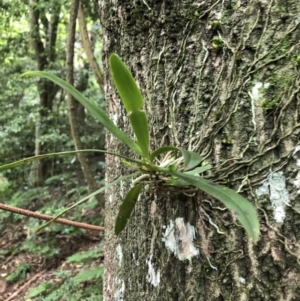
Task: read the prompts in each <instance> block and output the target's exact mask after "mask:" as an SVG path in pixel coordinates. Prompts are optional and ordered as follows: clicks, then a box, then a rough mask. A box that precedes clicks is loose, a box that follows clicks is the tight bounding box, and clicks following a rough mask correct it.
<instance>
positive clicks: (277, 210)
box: [256, 171, 290, 223]
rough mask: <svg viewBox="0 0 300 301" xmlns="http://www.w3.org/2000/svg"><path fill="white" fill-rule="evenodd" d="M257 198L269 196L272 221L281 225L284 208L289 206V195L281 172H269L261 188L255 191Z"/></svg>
mask: <svg viewBox="0 0 300 301" xmlns="http://www.w3.org/2000/svg"><path fill="white" fill-rule="evenodd" d="M256 194H257V195H258V196H260V195H263V194H267V195H269V198H270V202H271V204H272V207H273V209H274V219H275V221H276V222H277V223H283V221H284V219H285V216H286V214H285V207H286V206H289V205H290V197H289V193H288V191H287V189H286V179H285V176H284V175H283V173H282V172H272V171H270V173H269V175H268V176H267V179H266V180H265V181H264V182H263V184H262V186H260V187H259V188H258V189H256Z"/></svg>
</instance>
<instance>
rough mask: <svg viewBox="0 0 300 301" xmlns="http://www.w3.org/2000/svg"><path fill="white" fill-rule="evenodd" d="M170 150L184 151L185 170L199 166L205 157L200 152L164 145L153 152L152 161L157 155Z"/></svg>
mask: <svg viewBox="0 0 300 301" xmlns="http://www.w3.org/2000/svg"><path fill="white" fill-rule="evenodd" d="M169 151H179V152H181V153H182V156H183V158H184V170H190V169H192V168H194V167H196V166H198V165H199V164H200V163H201V162H202V161H203V158H202V157H201V156H200V155H199V154H197V153H195V152H192V151H188V150H185V149H183V148H179V147H175V146H162V147H160V148H158V149H156V150H155V151H154V152H153V153H151V155H150V161H151V162H153V160H154V159H155V158H156V157H157V156H159V155H161V154H163V153H166V152H169Z"/></svg>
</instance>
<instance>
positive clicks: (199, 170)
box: [166, 164, 211, 186]
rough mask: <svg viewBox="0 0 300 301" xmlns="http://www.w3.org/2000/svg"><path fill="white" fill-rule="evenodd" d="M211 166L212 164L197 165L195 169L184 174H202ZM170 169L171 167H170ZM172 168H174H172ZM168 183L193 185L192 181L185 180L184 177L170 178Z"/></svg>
mask: <svg viewBox="0 0 300 301" xmlns="http://www.w3.org/2000/svg"><path fill="white" fill-rule="evenodd" d="M210 168H211V165H210V164H206V165H203V166H200V167H197V168H195V169H193V170H189V171H186V172H184V174H187V175H193V176H194V175H198V174H201V173H203V172H205V171H206V170H208V169H210ZM169 170H170V168H169ZM171 170H172V169H171ZM166 184H167V185H172V186H189V185H191V184H190V183H188V182H186V181H185V180H183V179H179V178H177V177H176V178H174V177H173V178H172V179H170V180H168V181H167V182H166Z"/></svg>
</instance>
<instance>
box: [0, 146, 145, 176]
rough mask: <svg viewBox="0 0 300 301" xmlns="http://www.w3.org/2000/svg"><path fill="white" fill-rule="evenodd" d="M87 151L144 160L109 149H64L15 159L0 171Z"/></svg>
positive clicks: (141, 163)
mask: <svg viewBox="0 0 300 301" xmlns="http://www.w3.org/2000/svg"><path fill="white" fill-rule="evenodd" d="M87 152H93V153H105V154H109V155H113V156H117V157H120V158H122V159H125V160H126V161H129V162H132V163H135V164H138V165H144V162H143V161H141V160H137V159H131V158H128V157H126V156H123V155H121V154H118V153H113V152H109V151H105V150H100V149H82V150H77V151H66V152H58V153H50V154H44V155H39V156H33V157H29V158H26V159H22V160H19V161H15V162H12V163H8V164H4V165H1V166H0V172H1V171H3V170H7V169H11V168H15V167H18V166H22V165H24V164H27V163H30V162H33V161H38V160H41V159H47V158H51V157H55V156H66V155H74V154H77V153H87Z"/></svg>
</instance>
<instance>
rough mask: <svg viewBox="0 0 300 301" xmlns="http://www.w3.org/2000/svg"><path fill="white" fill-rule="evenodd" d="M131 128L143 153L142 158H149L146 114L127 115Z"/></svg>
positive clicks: (134, 113) (133, 113)
mask: <svg viewBox="0 0 300 301" xmlns="http://www.w3.org/2000/svg"><path fill="white" fill-rule="evenodd" d="M129 120H130V123H131V126H132V128H133V130H134V133H135V136H136V139H137V143H138V145H139V147H140V148H141V150H142V152H143V155H144V156H143V157H144V158H149V145H150V139H149V131H148V120H147V116H146V113H145V112H143V111H136V112H132V113H131V114H130V115H129Z"/></svg>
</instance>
